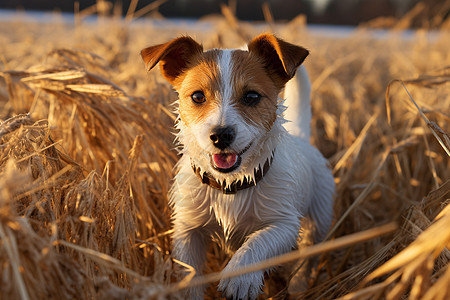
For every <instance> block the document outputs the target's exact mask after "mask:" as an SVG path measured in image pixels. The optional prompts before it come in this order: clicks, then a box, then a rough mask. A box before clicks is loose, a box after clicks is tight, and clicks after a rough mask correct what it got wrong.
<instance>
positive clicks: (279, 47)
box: [248, 33, 309, 85]
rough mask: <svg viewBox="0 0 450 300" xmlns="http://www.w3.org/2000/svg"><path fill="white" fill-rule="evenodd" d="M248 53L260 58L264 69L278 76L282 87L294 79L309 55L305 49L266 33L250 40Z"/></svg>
mask: <svg viewBox="0 0 450 300" xmlns="http://www.w3.org/2000/svg"><path fill="white" fill-rule="evenodd" d="M248 51H249V52H250V53H254V54H256V55H257V56H259V57H261V58H262V60H263V63H264V64H265V67H266V69H267V70H268V71H270V72H271V73H273V74H274V75H278V77H279V78H280V80H281V84H282V85H284V84H285V83H286V82H287V81H289V79H291V78H292V77H294V75H295V71H296V70H297V68H298V67H299V66H300V65H301V64H302V63H303V61H304V60H305V58H306V57H307V56H308V54H309V52H308V50H306V49H305V48H303V47H300V46H296V45H293V44H290V43H288V42H285V41H283V40H282V39H279V38H277V37H275V36H274V35H272V34H268V33H264V34H260V35H258V36H257V37H255V38H254V39H253V40H251V41H250V43H249V44H248Z"/></svg>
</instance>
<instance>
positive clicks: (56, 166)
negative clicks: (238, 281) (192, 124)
mask: <svg viewBox="0 0 450 300" xmlns="http://www.w3.org/2000/svg"><path fill="white" fill-rule="evenodd" d="M223 9H224V14H225V15H227V14H229V15H230V16H229V18H233V16H232V13H231V12H230V11H227V8H226V7H224V8H223ZM230 21H231V22H233V23H232V25H233V27H232V28H234V29H233V30H230V25H229V23H227V21H226V20H225V19H221V18H218V19H216V20H215V21H214V22H213V25H212V29H210V30H204V31H201V30H194V29H191V30H189V29H179V28H175V27H174V28H167V29H164V30H161V28H158V27H156V26H152V25H147V26H142V25H136V24H134V25H133V24H131V25H130V23H120V22H111V23H108V22H107V21H104V22H103V23H102V22H100V23H99V24H83V23H81V24H79V25H78V26H77V27H75V28H74V27H73V26H70V25H67V24H63V23H59V24H57V25H55V23H51V24H39V26H36V24H33V23H26V22H21V21H17V22H16V21H11V22H6V23H5V22H2V24H0V25H1V26H2V28H8V30H5V31H2V33H0V53H1V54H0V60H1V61H2V66H1V67H0V77H1V78H3V79H2V80H0V107H2V115H1V118H2V119H3V120H4V121H3V122H2V123H1V124H0V139H1V144H0V265H1V275H0V285H1V286H2V296H3V297H4V298H5V299H17V298H21V299H74V298H75V299H88V298H96V299H123V298H125V297H128V298H131V299H135V298H142V299H153V298H155V299H156V298H159V299H163V298H168V297H172V298H181V297H180V296H179V295H178V294H177V291H178V290H179V289H180V288H182V287H183V286H187V285H190V284H198V283H201V282H214V281H215V280H217V277H214V276H216V275H214V273H215V272H218V271H220V270H221V269H222V268H223V266H224V263H225V262H226V259H227V258H226V257H225V256H224V255H223V253H221V252H220V249H218V248H217V246H214V247H212V248H211V249H210V251H209V253H208V258H209V263H208V266H207V275H206V276H205V277H201V278H197V279H194V280H191V278H187V279H186V280H185V281H182V282H176V280H175V279H174V278H175V277H174V276H173V275H174V274H175V272H176V270H177V269H179V268H182V267H183V266H181V265H180V264H179V263H178V262H176V261H172V260H171V257H170V249H171V248H170V233H171V226H170V209H169V207H168V205H167V190H168V188H169V186H170V178H171V177H172V167H173V165H174V163H175V162H176V160H177V156H176V151H175V150H174V149H173V147H174V146H173V144H172V141H173V139H174V136H173V129H172V125H173V122H174V118H175V116H174V115H173V114H172V113H171V110H172V108H171V107H170V103H171V102H172V101H173V100H174V99H175V98H176V95H174V93H173V92H172V91H171V89H170V87H169V86H168V85H167V84H166V83H165V82H164V81H163V80H162V78H161V76H160V75H159V73H158V72H157V71H154V72H151V73H150V74H146V73H145V68H144V66H143V63H142V62H141V61H140V57H139V55H138V54H139V50H140V49H141V48H143V47H146V46H148V45H151V44H155V43H159V42H162V41H166V40H168V39H170V38H172V37H175V36H178V35H180V34H190V35H193V36H194V37H196V38H197V39H198V40H200V41H202V42H203V43H204V45H205V47H217V46H220V47H239V46H240V44H241V43H243V39H245V38H246V37H248V36H253V35H255V34H257V33H259V32H261V31H264V30H268V29H269V28H266V27H264V28H262V27H256V26H253V25H251V24H248V23H242V22H238V21H237V20H234V19H233V20H230ZM128 22H129V20H128ZM270 28H271V29H273V30H274V31H275V33H276V34H278V35H279V36H281V37H283V38H285V39H286V40H288V41H291V42H295V43H297V44H302V45H303V46H305V47H307V48H308V49H310V50H311V53H312V55H311V56H310V57H309V58H308V60H307V63H306V67H307V68H308V71H309V73H310V76H311V80H312V92H313V95H312V106H313V122H312V128H313V134H312V136H313V138H312V142H313V143H314V144H315V145H316V146H317V147H318V148H319V149H320V150H321V151H322V153H324V155H326V156H327V157H328V158H329V161H330V163H331V165H332V168H333V173H334V175H335V178H336V182H337V196H336V203H335V219H336V222H335V224H334V226H333V228H332V230H331V231H330V234H329V239H328V241H327V242H325V243H324V244H321V245H315V246H312V247H310V248H305V249H301V250H300V251H298V252H293V253H292V254H290V255H291V256H288V257H281V258H275V260H274V261H268V262H263V264H265V265H260V266H253V267H252V268H262V267H264V266H267V264H271V265H272V264H278V263H280V262H282V261H283V262H285V261H293V262H295V261H298V260H299V259H304V258H306V257H309V256H311V255H315V256H319V259H318V262H319V264H318V269H317V271H315V272H314V273H313V275H312V276H311V278H310V280H309V281H308V289H307V290H303V291H296V294H295V295H294V296H293V297H294V298H308V299H317V298H323V299H335V298H339V297H341V298H342V299H377V298H387V299H399V298H411V299H446V297H448V296H449V295H450V271H449V268H448V265H449V260H450V253H449V251H448V248H449V246H450V235H449V230H448V228H449V226H450V210H449V208H448V207H449V206H448V205H447V204H448V201H449V197H450V195H449V190H450V189H449V187H450V183H449V182H450V181H449V179H450V162H449V156H448V151H449V150H448V149H449V145H450V142H449V135H448V132H450V128H449V124H450V122H449V119H450V96H449V84H450V83H449V82H450V73H449V69H448V66H450V56H449V54H448V49H449V47H450V39H449V33H448V32H445V31H443V32H441V34H440V35H439V36H437V37H436V38H433V39H429V38H427V36H426V33H425V32H422V31H418V32H417V33H416V34H415V36H414V37H413V38H411V39H410V40H408V39H402V38H399V36H398V35H399V34H400V33H398V32H392V33H391V34H390V35H389V36H387V37H386V38H384V39H374V38H371V37H370V35H369V32H368V31H367V30H366V29H364V28H361V29H359V30H358V32H357V33H355V34H353V35H351V36H349V37H347V38H330V37H320V36H315V35H313V34H312V33H311V32H309V31H308V30H307V29H306V28H305V27H303V22H302V20H301V18H299V19H298V20H297V21H295V20H294V21H293V22H291V23H288V24H285V25H276V24H273V23H271V25H270ZM410 78H413V79H410ZM391 222H395V223H396V224H397V225H398V226H397V229H392V227H389V228H386V227H380V226H382V225H384V224H387V223H391ZM387 229H389V230H387ZM365 230H369V231H368V232H366V231H365ZM392 230H394V232H392V233H389V234H386V233H387V232H388V231H392ZM358 232H362V233H360V234H359V235H358V234H357V235H356V236H354V235H353V234H355V233H358ZM381 233H383V234H381ZM245 271H249V270H243V272H245ZM208 274H209V275H208ZM211 274H212V275H211ZM231 275H232V274H230V276H231ZM202 280H203V281H202ZM287 285H288V282H287V279H286V277H284V278H283V277H282V276H280V275H276V274H275V273H273V274H272V275H271V276H269V278H268V281H267V284H266V288H265V294H264V295H262V296H261V298H262V299H264V298H267V297H270V296H273V295H276V294H277V293H279V292H280V291H281V293H280V295H282V294H283V290H284V289H285V288H286V287H287ZM3 297H2V298H3ZM207 297H208V298H212V299H215V298H218V297H220V295H219V294H218V293H217V291H216V289H215V287H214V284H211V285H210V286H209V288H208V290H207Z"/></svg>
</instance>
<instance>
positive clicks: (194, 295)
mask: <svg viewBox="0 0 450 300" xmlns="http://www.w3.org/2000/svg"><path fill="white" fill-rule="evenodd" d="M174 229H175V233H176V234H175V235H174V237H173V243H174V245H173V257H174V258H175V259H177V260H179V261H181V262H183V263H186V264H188V265H189V266H191V267H193V268H194V270H195V275H199V274H201V273H202V269H203V265H204V263H205V259H206V250H207V249H206V248H207V235H206V233H205V232H204V230H203V229H202V228H194V229H186V227H185V226H183V224H177V223H176V222H175V226H174ZM189 272H190V271H189V270H188V271H187V272H185V273H184V275H185V276H186V275H189ZM203 290H204V287H202V286H200V287H192V288H188V289H187V290H186V291H185V293H186V295H185V296H186V299H203Z"/></svg>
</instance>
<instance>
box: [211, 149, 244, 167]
mask: <svg viewBox="0 0 450 300" xmlns="http://www.w3.org/2000/svg"><path fill="white" fill-rule="evenodd" d="M212 157H213V160H214V164H215V165H216V167H217V168H219V169H229V168H231V167H232V166H234V165H235V164H236V162H237V159H238V156H237V154H236V153H220V154H213V156H212Z"/></svg>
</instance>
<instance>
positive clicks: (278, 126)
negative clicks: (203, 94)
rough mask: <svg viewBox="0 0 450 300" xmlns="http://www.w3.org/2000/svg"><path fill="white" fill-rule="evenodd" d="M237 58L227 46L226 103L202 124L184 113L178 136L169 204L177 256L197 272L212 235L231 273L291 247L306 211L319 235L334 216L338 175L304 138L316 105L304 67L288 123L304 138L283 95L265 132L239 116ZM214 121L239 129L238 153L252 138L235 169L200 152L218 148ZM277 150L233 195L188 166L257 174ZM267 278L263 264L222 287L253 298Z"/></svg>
mask: <svg viewBox="0 0 450 300" xmlns="http://www.w3.org/2000/svg"><path fill="white" fill-rule="evenodd" d="M232 64H233V62H232V61H231V51H230V50H226V51H223V52H222V56H221V57H220V59H219V62H218V65H219V69H220V72H221V75H222V76H221V77H222V80H223V82H222V87H223V89H222V90H221V92H220V94H221V95H218V96H220V97H222V99H221V100H222V102H221V103H222V104H221V106H218V107H217V109H216V110H215V111H214V112H212V113H211V115H210V116H209V117H208V118H207V119H206V120H205V122H203V123H201V124H198V125H195V126H192V127H189V126H187V125H186V124H184V123H183V122H182V121H181V120H180V121H179V122H178V125H177V127H178V129H179V134H178V138H179V140H180V142H181V144H182V145H183V146H184V148H183V150H182V153H183V156H182V157H181V159H180V161H179V162H178V164H177V170H176V176H175V179H174V184H173V186H172V189H171V192H170V204H171V205H172V206H173V209H174V212H173V222H174V236H173V241H174V249H173V255H174V257H176V258H177V259H179V260H181V261H183V262H185V263H187V264H189V265H191V266H192V267H194V268H195V270H196V271H197V272H198V273H199V274H200V273H201V270H202V268H203V265H204V263H205V258H206V256H205V253H206V251H207V248H208V241H209V240H210V239H211V237H212V239H214V240H216V241H217V242H218V243H219V244H220V245H222V246H223V249H224V250H225V251H227V252H228V253H230V254H232V255H233V256H232V257H231V260H230V261H229V263H228V264H227V266H226V267H225V269H224V270H223V272H228V271H234V270H236V269H239V268H241V267H243V266H246V265H249V264H253V263H257V262H260V261H263V260H265V259H268V258H271V257H274V256H277V255H280V254H283V253H286V252H288V251H290V250H291V249H293V248H294V247H295V245H296V242H297V238H298V233H299V229H300V218H301V217H303V216H310V217H312V219H313V220H314V222H315V223H316V225H317V234H316V237H317V239H318V240H320V239H322V238H323V237H324V235H325V234H326V232H327V230H328V228H329V226H330V223H331V220H332V201H333V200H332V199H333V193H334V180H333V177H332V175H331V172H330V170H329V168H328V166H327V161H326V160H325V158H323V156H322V155H321V154H320V152H319V151H318V150H317V149H315V148H314V147H313V146H311V145H310V144H309V142H308V140H307V138H309V135H310V128H309V126H310V125H309V122H310V120H311V112H310V106H309V86H305V85H306V84H307V85H309V81H308V80H307V74H306V72H305V71H304V69H302V70H300V71H299V74H300V77H301V78H300V79H298V80H297V79H296V80H295V83H296V84H297V85H298V86H296V88H300V89H301V90H302V91H303V92H302V93H300V94H299V93H297V95H300V96H301V97H303V98H299V99H294V100H296V101H297V104H298V105H297V107H296V108H297V109H298V110H300V111H302V112H301V113H300V114H297V115H296V116H295V118H296V119H294V121H295V122H292V123H291V124H294V125H295V126H296V127H297V129H298V132H297V131H295V132H293V133H295V134H296V135H298V136H301V137H302V138H298V137H295V136H293V135H291V134H289V133H288V132H287V131H286V129H285V128H284V127H283V123H284V119H283V117H282V116H281V114H282V111H283V106H282V105H281V102H282V101H280V104H279V107H278V118H277V120H276V121H275V123H274V124H273V126H272V128H271V130H270V131H269V133H267V134H266V133H265V132H264V131H263V130H262V129H261V128H258V127H257V126H256V125H255V126H252V125H248V124H246V123H245V122H244V121H243V120H242V119H241V118H240V116H239V114H238V112H237V111H236V110H235V109H234V108H233V106H232V105H231V104H230V102H229V101H228V100H229V95H231V89H232V88H233V87H232V86H231V79H230V76H231V73H230V72H231V71H232V69H233V68H232ZM305 76H306V77H305ZM287 91H288V92H287V96H288V97H291V96H292V94H291V93H290V92H289V88H287ZM306 91H308V92H306ZM294 102H295V101H294ZM293 106H294V105H293ZM288 110H289V108H288ZM288 116H290V114H288ZM293 118H294V117H293ZM303 118H305V119H303ZM217 125H221V126H225V125H226V126H233V127H235V128H237V132H238V133H237V137H236V140H235V141H234V142H233V144H232V145H231V149H232V150H233V151H236V152H239V151H240V150H242V149H243V148H245V147H246V146H247V145H248V143H249V142H250V141H253V144H252V147H251V148H250V149H249V150H248V151H247V152H246V153H245V154H244V155H243V156H242V161H243V163H242V166H241V168H240V169H239V170H238V171H237V172H233V173H226V174H223V173H220V172H217V171H215V170H214V169H213V168H212V167H211V166H210V163H209V161H208V159H207V156H205V155H202V154H203V153H200V152H202V151H204V152H205V153H214V152H218V150H217V149H215V147H214V146H213V145H212V143H211V142H210V140H209V132H210V130H211V129H212V128H214V127H215V126H217ZM198 149H202V151H200V152H199V150H198ZM272 155H273V162H272V164H271V167H270V170H269V171H268V172H267V174H265V176H264V178H263V179H262V180H261V181H260V182H258V184H257V185H256V186H253V187H250V188H247V189H244V190H241V191H239V192H237V193H236V194H231V195H230V194H224V193H222V191H220V190H217V189H214V188H212V187H210V186H208V185H206V184H202V183H201V181H200V179H199V178H198V177H197V175H196V174H195V173H194V172H193V170H192V166H191V164H192V163H194V164H195V165H196V166H197V167H200V168H201V169H202V173H203V172H208V173H209V174H212V175H214V177H215V178H217V179H218V180H219V181H222V180H227V182H228V183H230V182H232V181H233V180H235V179H241V180H242V179H243V178H245V177H248V178H252V177H253V170H254V169H255V168H256V169H258V168H260V167H261V166H263V165H264V162H265V161H266V160H267V159H268V158H270V157H271V156H272ZM263 284H264V271H259V272H254V273H250V274H245V275H242V276H239V277H234V278H228V279H223V280H221V281H220V283H219V290H221V291H222V292H223V294H224V296H225V297H227V298H233V299H255V298H256V297H257V296H258V295H259V294H260V292H261V289H262V287H263ZM187 293H188V294H187V297H188V298H189V299H203V288H192V289H190V290H189V291H188V292H187Z"/></svg>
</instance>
